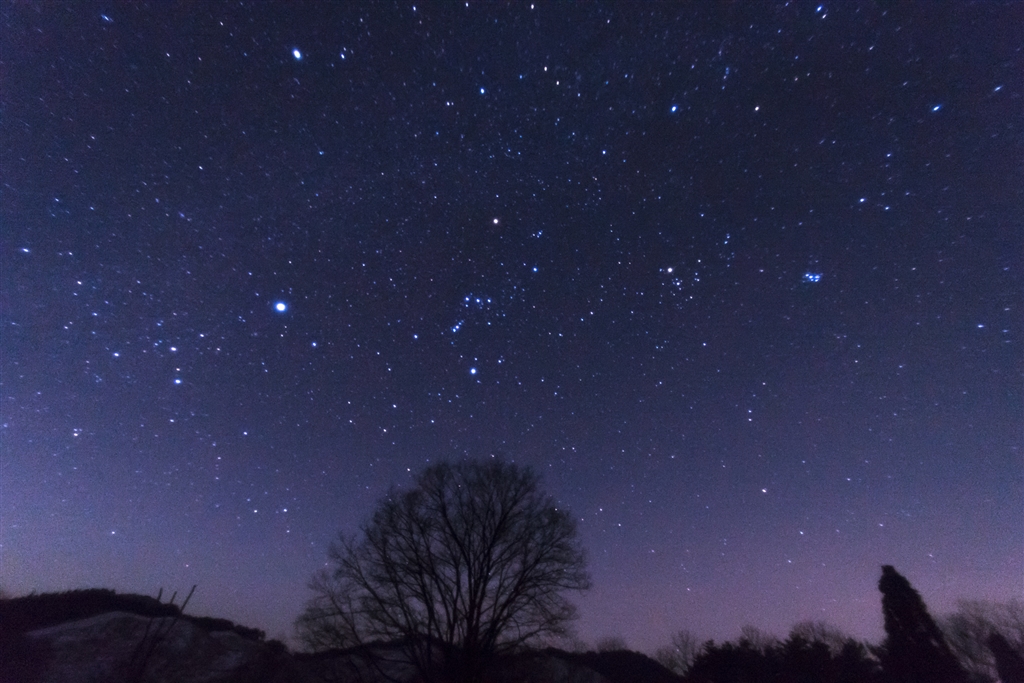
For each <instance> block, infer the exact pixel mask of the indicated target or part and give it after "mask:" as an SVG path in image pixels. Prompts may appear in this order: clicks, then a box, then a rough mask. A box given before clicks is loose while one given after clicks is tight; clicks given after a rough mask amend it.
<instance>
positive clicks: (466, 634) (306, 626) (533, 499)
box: [296, 460, 590, 682]
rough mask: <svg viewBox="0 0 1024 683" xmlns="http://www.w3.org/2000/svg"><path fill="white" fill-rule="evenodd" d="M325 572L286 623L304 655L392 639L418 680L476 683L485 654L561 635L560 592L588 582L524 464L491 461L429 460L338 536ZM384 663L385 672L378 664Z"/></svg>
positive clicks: (565, 521) (557, 514) (562, 525)
mask: <svg viewBox="0 0 1024 683" xmlns="http://www.w3.org/2000/svg"><path fill="white" fill-rule="evenodd" d="M329 558H330V562H331V564H332V565H333V569H332V570H331V571H327V570H324V571H321V572H320V573H318V574H317V575H316V576H314V578H313V580H312V582H311V583H310V588H311V589H312V590H313V592H314V597H313V598H312V600H311V601H310V602H309V603H308V605H307V607H306V610H305V612H304V613H303V615H302V616H300V617H299V619H298V621H297V622H296V627H297V631H298V634H299V637H300V638H301V639H302V641H303V642H304V643H305V644H306V645H307V647H310V648H311V649H314V650H323V649H327V648H337V647H353V646H361V647H360V648H359V651H361V652H364V653H366V654H367V656H368V657H370V658H374V661H373V662H372V663H373V665H374V666H375V667H376V669H377V671H378V673H380V674H383V675H388V672H389V671H394V670H395V669H394V662H382V661H380V658H379V657H376V655H375V654H374V653H379V652H384V651H391V652H393V648H383V647H376V648H375V647H371V645H373V644H377V645H380V644H383V643H389V644H392V645H394V644H396V643H397V644H400V646H401V647H400V649H401V653H402V655H403V656H404V657H405V658H406V661H407V662H409V663H410V664H412V665H413V666H414V667H415V668H416V670H417V672H418V673H419V675H420V677H421V678H422V679H423V680H425V681H439V680H445V681H452V680H454V681H465V682H472V681H478V680H480V678H481V676H482V675H483V671H484V668H485V666H486V664H487V662H488V661H490V660H491V659H492V658H493V657H495V656H497V655H500V654H504V653H507V652H510V651H513V650H515V649H516V648H518V647H519V646H521V645H523V644H525V643H528V642H530V641H535V640H537V639H539V638H541V637H544V636H552V635H561V634H564V633H565V632H566V627H567V625H568V623H569V622H570V620H572V619H573V618H574V617H575V608H574V607H573V605H572V604H571V603H570V602H569V601H568V600H567V599H566V598H565V597H564V596H563V593H564V592H566V591H570V590H584V589H586V588H588V587H589V585H590V578H589V576H588V574H587V572H586V564H585V558H584V554H583V551H582V549H581V547H580V545H579V543H578V540H577V535H576V525H575V522H574V520H573V518H572V517H571V516H570V515H569V513H568V512H567V511H566V510H564V509H559V508H558V507H557V506H556V505H555V503H554V501H553V500H552V499H551V498H549V497H548V496H546V495H543V494H542V493H541V492H540V490H539V478H538V477H537V475H536V474H535V473H534V472H533V471H532V470H530V469H528V468H523V467H519V466H516V465H513V464H509V463H506V462H503V461H500V460H492V461H486V462H468V463H459V464H447V463H444V464H440V465H435V466H433V467H430V468H428V469H426V470H425V471H424V472H422V473H421V474H420V475H419V476H418V477H417V479H416V485H415V487H414V488H412V489H410V490H407V491H397V490H393V491H392V492H391V493H390V494H389V495H388V496H387V497H386V498H384V499H383V500H382V501H381V502H380V503H379V504H378V506H377V509H376V511H375V512H374V514H373V517H372V518H371V519H370V520H369V522H367V523H366V524H364V526H363V528H362V533H361V535H360V536H359V537H345V536H342V537H341V538H340V539H339V541H338V542H337V543H335V544H334V545H332V547H331V549H330V553H329ZM389 666H390V667H392V668H390V669H389V668H388V667H389Z"/></svg>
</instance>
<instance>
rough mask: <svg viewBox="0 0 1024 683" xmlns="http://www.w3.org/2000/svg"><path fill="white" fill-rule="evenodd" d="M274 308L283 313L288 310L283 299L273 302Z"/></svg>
mask: <svg viewBox="0 0 1024 683" xmlns="http://www.w3.org/2000/svg"><path fill="white" fill-rule="evenodd" d="M274 310H275V311H277V312H278V313H284V312H285V311H287V310H288V304H286V303H285V302H283V301H278V302H276V303H275V304H274Z"/></svg>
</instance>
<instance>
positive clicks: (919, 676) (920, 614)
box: [878, 565, 968, 683]
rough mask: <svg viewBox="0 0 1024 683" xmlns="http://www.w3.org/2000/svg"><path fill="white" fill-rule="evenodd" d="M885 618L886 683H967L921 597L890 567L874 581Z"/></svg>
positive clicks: (884, 569) (884, 665)
mask: <svg viewBox="0 0 1024 683" xmlns="http://www.w3.org/2000/svg"><path fill="white" fill-rule="evenodd" d="M878 590H880V591H881V592H882V614H883V616H884V617H885V643H884V645H883V648H882V649H883V651H882V657H881V659H882V671H883V674H884V677H885V680H886V681H888V683H967V681H968V678H967V673H966V672H965V671H964V669H963V667H962V666H960V662H959V661H957V658H956V656H955V655H954V654H953V651H952V650H950V649H949V645H947V644H946V640H945V638H943V636H942V631H940V630H939V627H938V626H937V625H936V624H935V620H933V619H932V617H931V615H930V614H928V608H927V607H925V604H924V600H922V599H921V595H920V594H919V593H918V592H917V591H916V590H914V589H913V587H912V586H911V585H910V582H909V581H907V579H906V578H904V577H903V576H902V575H901V574H900V573H899V572H897V571H896V570H895V569H894V568H893V567H892V566H891V565H885V566H883V567H882V578H881V579H880V580H879V581H878Z"/></svg>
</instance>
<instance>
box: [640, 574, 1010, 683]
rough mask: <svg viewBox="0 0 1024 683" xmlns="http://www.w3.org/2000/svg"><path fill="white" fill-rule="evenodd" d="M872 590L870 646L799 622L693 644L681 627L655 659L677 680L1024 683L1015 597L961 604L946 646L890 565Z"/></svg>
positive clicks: (690, 682)
mask: <svg viewBox="0 0 1024 683" xmlns="http://www.w3.org/2000/svg"><path fill="white" fill-rule="evenodd" d="M878 588H879V590H880V591H881V593H882V613H883V616H884V620H885V640H884V641H883V642H882V643H881V644H880V645H877V646H875V645H869V644H865V643H862V642H859V641H857V640H855V639H853V638H848V637H844V636H842V634H841V633H839V632H838V631H837V630H836V629H833V628H830V627H828V626H826V625H823V624H814V623H806V624H803V625H799V626H798V627H796V628H794V630H793V632H792V633H790V635H789V637H788V638H787V639H786V640H784V641H778V640H776V639H774V638H772V637H771V636H768V635H766V634H763V633H761V632H759V631H757V630H756V629H749V630H745V632H744V635H743V636H742V637H741V638H740V639H739V640H738V641H737V642H735V643H734V642H725V643H721V644H717V643H715V642H714V641H708V642H706V643H704V644H703V645H702V646H697V645H696V641H695V639H693V637H692V636H690V635H689V634H687V633H686V632H682V633H680V634H679V635H678V636H677V637H676V638H675V639H674V644H673V647H672V648H666V649H664V650H661V651H659V654H658V659H659V661H661V662H662V664H664V665H666V666H667V667H668V668H671V669H672V670H673V671H674V672H675V673H677V674H681V679H680V680H682V681H683V682H684V683H995V682H996V681H997V680H998V681H1001V682H1002V683H1024V611H1021V610H1020V609H1017V608H1019V607H1020V605H1019V604H1018V603H1014V604H1013V605H1012V606H993V609H984V608H983V607H982V605H981V603H965V608H964V609H962V610H961V612H960V613H958V614H955V615H952V616H951V617H949V618H948V619H947V620H946V623H945V624H944V625H945V627H946V632H948V633H950V634H951V635H952V640H953V645H952V646H951V644H950V642H948V640H947V636H946V635H945V633H944V631H943V628H941V627H940V625H939V624H938V623H937V622H936V621H935V620H934V619H933V618H932V616H931V615H930V614H929V613H928V609H927V607H926V606H925V603H924V600H922V598H921V596H920V594H919V593H918V592H917V591H916V590H914V588H913V587H912V586H911V585H910V582H909V581H908V580H907V579H906V578H905V577H903V576H902V575H900V574H899V572H897V571H896V570H895V569H894V568H893V567H892V566H889V565H886V566H884V567H882V577H881V579H880V580H879V583H878ZM1000 609H1002V611H1003V612H1004V613H1003V614H1001V615H1000V614H999V612H1000ZM1003 631H1006V632H1005V633H1004V632H1003Z"/></svg>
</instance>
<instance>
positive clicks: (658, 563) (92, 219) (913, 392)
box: [0, 2, 1024, 650]
mask: <svg viewBox="0 0 1024 683" xmlns="http://www.w3.org/2000/svg"><path fill="white" fill-rule="evenodd" d="M1021 15H1022V9H1021V7H1020V6H1017V5H1008V6H1002V5H997V4H988V3H978V4H970V5H959V6H957V7H956V8H953V7H945V8H941V9H940V8H935V7H932V6H928V7H904V6H895V7H891V8H890V7H889V6H888V5H887V4H886V3H874V2H850V3H845V2H844V3H836V4H834V5H831V4H829V5H820V6H818V5H814V4H813V3H812V4H806V3H782V2H780V3H774V4H758V3H749V4H748V3H737V4H733V5H728V6H718V5H712V4H707V3H695V4H692V5H670V4H659V5H632V4H628V3H623V4H614V3H613V4H594V3H582V4H573V5H570V4H553V5H552V4H540V3H537V4H529V3H514V4H512V5H500V6H499V5H494V4H490V3H477V2H469V3H449V2H445V3H426V4H416V5H413V4H410V3H398V4H392V3H340V4H336V5H323V4H322V3H309V4H302V3H288V4H287V5H279V6H278V5H264V4H259V3H256V4H246V3H242V4H237V3H233V4H228V3H202V4H199V5H193V4H189V5H175V6H171V5H159V4H158V5H156V6H148V5H144V4H138V5H135V4H125V5H117V6H109V7H108V6H106V5H103V4H102V3H101V4H96V3H70V4H64V5H50V4H44V5H35V4H32V3H17V4H11V3H8V4H7V5H5V6H4V7H3V8H2V22H3V24H2V25H3V29H2V30H3V35H4V41H3V42H4V50H3V55H2V67H3V68H2V70H0V79H2V81H0V105H2V110H0V128H2V131H3V135H2V145H3V147H2V150H0V168H2V177H3V183H2V188H0V192H2V195H0V220H2V224H3V226H4V227H3V239H2V242H0V249H2V251H0V259H2V262H0V265H2V268H0V324H2V328H0V334H2V340H0V341H2V354H0V370H2V373H0V382H2V393H0V409H2V424H0V428H2V431H0V439H2V441H0V446H2V451H0V462H2V470H0V475H2V481H0V487H2V496H0V542H2V548H0V551H2V554H3V560H2V563H0V581H2V585H3V588H4V590H9V591H12V592H16V593H20V592H25V591H29V590H58V589H66V588H72V587H78V586H109V587H113V588H117V589H118V590H128V591H137V592H143V593H155V591H156V590H157V589H158V588H160V587H161V586H163V587H166V588H168V589H182V588H186V587H187V586H190V585H192V584H193V583H195V584H198V586H199V587H198V589H197V592H196V597H195V599H194V602H193V603H192V604H193V609H194V610H195V611H197V612H206V613H210V614H214V615H216V616H224V617H228V618H232V619H234V620H236V621H239V622H242V623H245V624H248V625H251V626H256V627H259V628H264V629H266V630H268V632H269V633H270V635H273V636H278V635H280V634H282V633H287V632H288V631H289V629H290V622H291V620H292V619H293V618H294V617H295V616H296V615H297V614H298V612H299V611H300V609H301V607H302V602H303V601H304V600H305V598H306V597H307V593H306V591H305V582H306V580H307V579H308V577H309V576H310V575H311V574H312V572H314V571H315V570H316V569H317V568H319V567H321V566H323V563H324V561H325V559H326V546H327V544H328V543H329V542H330V541H331V540H332V538H333V537H334V535H335V534H336V533H337V532H338V531H343V530H344V531H347V532H352V531H355V530H356V529H357V528H358V524H359V522H360V520H362V519H363V518H364V516H365V515H366V513H367V511H368V510H369V509H371V507H372V505H373V503H374V502H375V501H376V500H377V499H378V498H380V497H381V496H382V495H384V494H385V493H386V492H387V490H388V487H389V486H391V485H393V484H397V485H401V484H404V483H407V482H408V481H409V480H410V478H411V476H412V474H413V473H415V472H416V471H417V470H419V469H420V468H422V467H423V466H424V465H426V464H428V463H430V462H435V461H437V460H438V459H443V458H454V459H458V458H478V457H488V456H490V455H499V456H502V457H505V458H508V459H512V460H515V461H516V462H522V463H526V464H529V465H532V466H533V467H535V468H536V469H537V470H538V471H540V472H541V473H542V474H543V476H544V481H545V485H546V487H547V489H548V490H549V492H550V493H551V494H552V495H553V496H554V497H555V498H556V499H557V500H558V501H559V502H560V504H564V505H566V506H568V507H569V508H570V509H571V510H572V511H573V512H574V514H575V515H576V516H577V518H578V520H579V528H580V532H581V535H582V538H583V540H584V543H585V545H586V546H587V548H588V551H589V556H590V564H591V570H592V573H593V575H594V584H595V588H594V590H593V591H592V592H591V593H590V594H588V595H587V596H585V597H583V598H581V599H580V600H579V604H580V607H581V614H582V619H581V621H580V623H579V631H580V634H581V636H583V637H584V638H587V639H590V640H593V639H595V638H598V637H602V636H608V635H613V636H623V637H625V638H626V640H627V642H628V643H629V644H630V645H631V646H633V647H637V648H640V649H646V650H652V649H653V648H654V647H657V646H659V645H662V644H664V643H666V642H667V641H668V636H669V634H670V633H672V632H674V631H676V630H678V629H681V628H688V629H690V630H691V631H693V632H695V633H697V634H698V635H700V636H702V637H709V638H710V637H715V638H722V637H732V636H734V635H735V634H736V632H738V630H739V628H740V627H741V626H742V625H743V624H746V623H751V624H754V625H756V626H759V627H762V628H766V629H769V630H774V631H775V632H777V633H783V632H785V630H786V629H787V628H788V627H789V626H790V625H792V624H793V623H795V622H797V621H800V620H802V619H824V620H829V621H832V622H834V623H836V624H837V625H839V626H840V627H842V628H845V629H847V630H849V631H850V632H852V633H854V634H856V635H863V636H869V637H877V635H878V634H879V633H880V631H881V621H880V616H879V614H880V612H879V609H878V601H877V595H876V592H875V589H874V582H875V581H876V579H877V573H878V566H879V565H880V564H883V563H885V564H894V565H896V566H897V567H898V568H899V569H900V571H901V572H903V573H904V574H906V575H907V576H908V577H910V578H911V580H912V581H913V582H914V584H915V586H917V587H918V588H919V589H920V590H921V591H922V593H923V594H924V595H925V598H926V599H928V600H930V601H934V603H935V604H936V605H937V606H939V607H941V606H943V605H945V606H949V605H951V604H952V601H953V600H954V599H955V598H958V597H989V598H993V599H1005V598H1006V597H1008V596H1010V595H1012V594H1014V593H1016V594H1017V595H1019V593H1020V588H1021V586H1020V577H1021V576H1022V575H1024V560H1022V558H1024V553H1022V552H1021V550H1022V548H1024V528H1022V526H1021V524H1020V520H1021V516H1020V514H1021V511H1022V510H1024V481H1022V476H1024V475H1022V466H1021V452H1020V441H1021V426H1022V420H1021V415H1022V414H1024V412H1022V409H1024V401H1022V391H1021V387H1022V386H1024V385H1022V381H1021V379H1022V377H1021V375H1022V363H1021V358H1022V351H1021V346H1020V321H1021V292H1022V291H1024V290H1022V284H1024V283H1022V280H1021V270H1020V264H1021V259H1020V255H1021V253H1022V246H1024V245H1022V244H1021V242H1022V240H1021V235H1022V231H1021V225H1022V218H1024V215H1022V210H1021V208H1022V204H1021V201H1020V198H1021V195H1020V181H1021V159H1024V138H1022V123H1024V119H1022V116H1021V111H1022V110H1021V102H1022V93H1024V91H1022V84H1021V79H1020V74H1021V73H1024V58H1022V55H1021V52H1020V50H1019V45H1020V30H1019V27H1020V26H1022V25H1024V16H1021Z"/></svg>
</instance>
